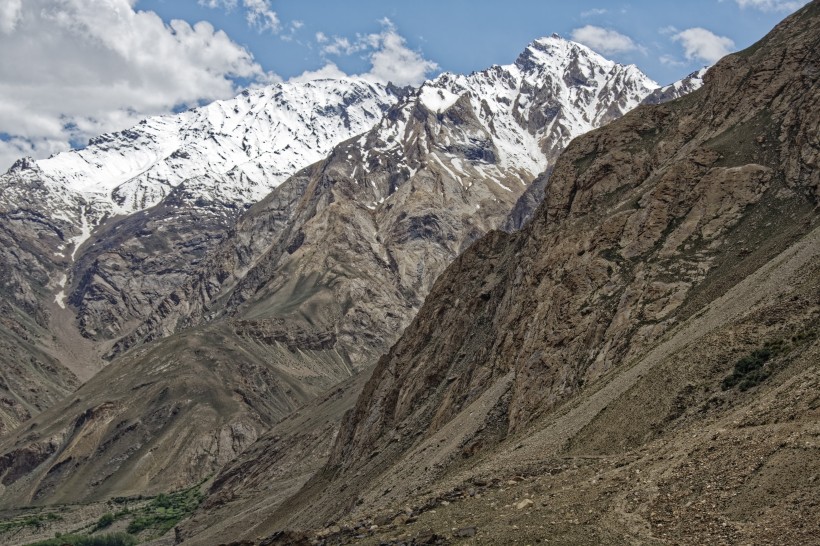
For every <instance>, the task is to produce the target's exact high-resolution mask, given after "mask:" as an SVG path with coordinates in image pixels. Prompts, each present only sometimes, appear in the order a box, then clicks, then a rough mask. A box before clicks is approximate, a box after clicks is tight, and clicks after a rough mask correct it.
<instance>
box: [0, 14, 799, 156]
mask: <svg viewBox="0 0 820 546" xmlns="http://www.w3.org/2000/svg"><path fill="white" fill-rule="evenodd" d="M806 1H807V0H687V1H683V2H682V1H671V0H653V1H649V0H632V1H625V2H619V1H616V2H608V1H600V0H599V1H591V0H590V1H588V0H580V1H575V2H566V1H557V0H505V1H503V2H498V1H487V0H414V1H412V2H410V1H407V0H405V1H397V0H344V1H343V0H301V1H294V0H0V50H2V51H3V55H0V170H5V169H6V168H7V167H8V166H10V165H11V163H12V162H13V161H14V160H15V159H16V158H19V157H22V156H24V155H31V156H33V157H35V158H42V157H47V156H48V155H50V154H52V153H56V152H59V151H63V150H66V149H69V148H70V147H72V146H73V145H74V146H76V145H78V144H80V143H82V142H85V141H87V139H88V138H89V137H92V136H95V135H98V134H101V133H103V132H109V131H116V130H122V129H125V128H127V127H129V126H131V125H133V124H135V123H136V122H138V121H139V120H140V119H142V118H143V117H145V116H149V115H157V114H163V113H168V112H174V111H178V110H179V109H180V108H183V107H187V106H191V105H197V104H203V103H207V102H210V101H213V100H216V99H220V98H228V97H231V96H234V95H235V94H236V93H237V92H238V91H239V90H240V89H241V88H242V87H243V86H248V85H251V86H256V85H266V84H269V83H273V82H277V81H283V80H288V79H291V78H299V77H301V78H303V79H306V78H311V77H317V76H341V75H345V74H347V75H358V76H363V77H367V78H370V79H372V80H377V81H387V80H390V81H393V82H394V83H399V84H417V83H420V82H421V81H423V80H424V79H425V78H428V77H432V76H435V75H436V74H438V73H439V72H441V71H452V72H462V73H467V72H471V71H473V70H481V69H483V68H486V67H488V66H490V65H492V64H506V63H511V62H512V61H514V60H515V58H516V56H517V55H518V54H519V53H520V52H521V51H522V50H523V49H524V47H525V46H526V45H527V44H528V43H529V42H530V41H532V40H534V39H535V38H538V37H541V36H546V35H549V34H552V33H558V34H560V35H562V36H564V37H565V38H569V39H574V40H576V41H580V42H582V43H585V44H586V45H588V46H590V47H591V48H593V49H595V50H597V51H598V52H599V53H601V54H602V55H604V56H606V57H608V58H611V59H614V60H616V61H618V62H621V63H634V64H636V65H637V66H638V67H639V68H640V69H641V70H643V71H644V72H645V73H646V74H648V75H649V76H650V77H651V78H653V79H654V80H656V81H657V82H658V83H661V84H665V83H670V82H672V81H674V80H677V79H679V78H680V77H682V76H684V75H686V74H688V73H689V72H692V71H693V70H695V69H698V68H700V67H701V66H703V65H706V64H712V63H713V62H715V61H716V60H717V59H718V58H720V57H721V56H723V55H724V54H726V53H729V52H732V51H737V50H739V49H742V48H745V47H747V46H749V45H751V44H752V43H754V42H755V41H756V40H758V39H760V38H761V37H762V36H764V35H765V34H766V33H767V32H768V31H769V30H770V29H771V28H772V27H773V26H774V25H775V24H776V23H777V22H779V21H780V20H781V19H783V18H784V17H785V16H786V15H788V14H789V13H791V12H793V11H794V10H796V9H798V8H799V7H800V6H801V5H803V4H805V3H806Z"/></svg>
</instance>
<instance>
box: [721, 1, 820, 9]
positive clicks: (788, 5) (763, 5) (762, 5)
mask: <svg viewBox="0 0 820 546" xmlns="http://www.w3.org/2000/svg"><path fill="white" fill-rule="evenodd" d="M735 2H737V5H738V6H740V7H741V8H744V9H745V8H754V9H759V10H761V11H789V12H791V11H797V10H798V9H800V8H802V7H803V6H805V5H806V4H808V3H809V0H735Z"/></svg>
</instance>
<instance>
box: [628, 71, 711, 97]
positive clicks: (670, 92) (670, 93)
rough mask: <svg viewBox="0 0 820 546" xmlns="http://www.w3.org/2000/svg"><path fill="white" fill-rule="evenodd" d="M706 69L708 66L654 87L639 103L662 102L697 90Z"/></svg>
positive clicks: (701, 84) (701, 83) (700, 85)
mask: <svg viewBox="0 0 820 546" xmlns="http://www.w3.org/2000/svg"><path fill="white" fill-rule="evenodd" d="M708 70H709V67H708V66H707V67H704V68H701V69H700V70H696V71H695V72H692V73H691V74H689V75H688V76H686V77H685V78H683V79H682V80H678V81H676V82H675V83H672V84H669V85H665V86H663V87H659V88H658V89H655V90H654V91H652V92H651V93H650V94H648V95H647V96H646V98H644V99H643V100H642V101H641V104H662V103H664V102H669V101H670V100H675V99H677V98H680V97H682V96H684V95H688V94H689V93H691V92H693V91H697V90H698V89H700V88H701V87H702V86H703V76H704V75H706V72H707V71H708Z"/></svg>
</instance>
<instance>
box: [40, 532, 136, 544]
mask: <svg viewBox="0 0 820 546" xmlns="http://www.w3.org/2000/svg"><path fill="white" fill-rule="evenodd" d="M136 543H137V539H136V538H134V537H132V536H131V535H128V534H126V533H112V534H108V535H99V536H82V535H63V536H61V537H58V538H50V539H48V540H42V541H40V542H32V543H31V544H29V545H28V546H63V545H65V544H70V545H71V546H134V545H135V544H136Z"/></svg>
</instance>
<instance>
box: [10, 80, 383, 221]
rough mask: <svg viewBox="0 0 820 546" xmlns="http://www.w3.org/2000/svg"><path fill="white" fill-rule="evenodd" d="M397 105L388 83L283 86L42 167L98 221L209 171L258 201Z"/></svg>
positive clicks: (142, 128)
mask: <svg viewBox="0 0 820 546" xmlns="http://www.w3.org/2000/svg"><path fill="white" fill-rule="evenodd" d="M395 101H396V96H395V95H394V94H393V93H391V92H390V91H388V89H387V87H385V86H383V85H379V84H375V83H371V82H366V81H363V80H357V79H352V78H351V79H340V80H316V81H311V82H305V83H292V82H288V83H281V84H275V85H272V86H268V87H265V88H261V89H256V90H247V91H244V92H242V93H241V94H240V95H239V96H237V97H235V98H233V99H229V100H223V101H216V102H213V103H211V104H209V105H207V106H203V107H200V108H194V109H191V110H188V111H186V112H182V113H179V114H172V115H164V116H156V117H151V118H147V119H145V120H143V121H141V122H140V123H139V124H138V125H136V126H135V127H132V128H131V129H127V130H125V131H121V132H118V133H110V134H105V135H101V136H99V137H96V138H93V139H91V141H90V142H89V145H88V147H86V148H84V149H82V150H73V151H69V152H64V153H60V154H56V155H54V156H52V157H51V158H49V159H44V160H40V161H36V166H37V168H38V169H39V170H40V171H41V173H42V178H43V180H44V181H45V182H47V184H48V185H50V186H52V187H53V188H54V189H55V190H58V192H59V193H63V194H64V195H70V196H77V197H80V196H81V197H83V198H85V199H86V200H87V201H89V202H90V203H94V205H93V206H92V208H94V209H95V213H96V214H94V216H95V217H96V218H97V219H99V218H100V217H101V216H103V215H104V214H130V213H133V212H136V211H139V210H142V209H145V208H148V207H150V206H152V205H155V204H157V203H158V202H159V201H161V200H162V199H163V198H164V197H165V196H166V195H167V194H168V193H169V192H170V190H171V189H173V188H174V187H176V186H178V185H179V184H180V183H181V182H183V181H185V180H190V179H194V178H197V177H201V176H205V175H208V176H209V177H210V178H211V179H212V180H214V181H215V182H214V184H213V185H212V186H213V190H214V191H215V192H218V193H219V194H220V197H221V198H223V199H230V200H233V201H236V202H238V203H253V202H256V201H258V200H259V199H261V198H262V197H264V196H265V195H266V194H267V193H268V192H270V191H271V190H272V189H273V188H275V187H276V186H278V185H279V184H280V183H281V182H283V181H284V180H285V179H286V178H287V177H288V176H290V175H291V174H293V173H294V172H296V171H297V170H299V169H301V168H303V167H305V166H307V165H309V164H311V163H314V162H316V161H318V160H320V159H322V158H323V157H324V156H325V155H326V154H327V153H328V152H329V151H330V149H331V148H332V147H333V146H334V145H336V144H337V143H339V142H340V141H342V140H345V139H347V138H350V137H351V136H354V135H356V134H358V133H361V132H363V131H365V130H367V129H369V128H370V127H371V126H372V125H373V124H374V123H375V122H376V121H378V119H379V118H380V117H381V115H382V113H383V111H384V110H385V109H386V108H387V107H389V106H390V105H391V104H393V103H394V102H395ZM26 164H27V165H28V166H31V162H30V161H28V162H26ZM18 170H19V165H18ZM100 208H102V209H107V210H99V209H100ZM101 213H102V214H101Z"/></svg>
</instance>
